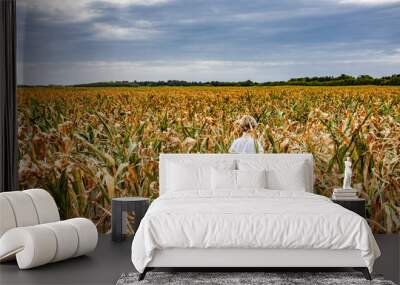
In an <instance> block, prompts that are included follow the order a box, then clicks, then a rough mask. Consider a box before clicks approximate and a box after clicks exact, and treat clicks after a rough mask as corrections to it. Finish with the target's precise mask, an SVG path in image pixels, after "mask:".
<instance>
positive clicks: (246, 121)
mask: <svg viewBox="0 0 400 285" xmlns="http://www.w3.org/2000/svg"><path fill="white" fill-rule="evenodd" d="M239 125H240V128H241V129H242V131H243V132H248V131H251V130H255V129H256V128H257V125H258V124H257V121H256V119H254V117H253V116H250V115H244V116H243V117H242V118H240V120H239Z"/></svg>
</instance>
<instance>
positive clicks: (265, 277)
mask: <svg viewBox="0 0 400 285" xmlns="http://www.w3.org/2000/svg"><path fill="white" fill-rule="evenodd" d="M138 276H139V274H138V273H128V274H122V275H121V277H120V278H119V279H118V281H117V285H134V284H135V285H136V284H140V285H146V284H157V285H163V284H171V285H186V284H213V285H219V284H221V285H235V284H237V285H239V284H240V285H242V284H244V285H246V284H267V285H278V284H279V285H281V284H282V285H297V284H321V285H322V284H324V285H325V284H327V285H336V284H337V285H350V284H351V285H353V284H355V285H358V284H368V285H371V284H373V285H395V284H394V283H393V282H392V281H388V280H384V279H383V278H382V277H381V276H376V275H373V276H372V277H373V280H372V281H368V280H366V279H365V278H364V276H363V275H362V274H361V273H359V272H148V273H147V274H146V278H145V279H144V280H142V281H138V280H137V279H138Z"/></svg>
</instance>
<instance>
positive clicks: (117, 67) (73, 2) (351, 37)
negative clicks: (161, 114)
mask: <svg viewBox="0 0 400 285" xmlns="http://www.w3.org/2000/svg"><path fill="white" fill-rule="evenodd" d="M17 5H18V6H17V7H18V10H17V13H18V81H19V83H20V84H75V83H84V82H95V81H111V80H130V81H133V80H168V79H180V80H189V81H209V80H225V81H239V80H247V79H250V80H255V81H273V80H286V79H289V78H292V77H301V76H324V75H339V74H341V73H346V74H352V75H360V74H370V75H373V76H382V75H389V74H393V73H400V0H299V1H294V0H293V1H290V0H278V1H274V0H269V1H267V0H266V1H257V0H255V1H251V0H242V1H234V0H222V1H219V0H201V1H200V0H199V1H189V0H186V1H183V0H17Z"/></svg>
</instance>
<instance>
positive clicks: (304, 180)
mask: <svg viewBox="0 0 400 285" xmlns="http://www.w3.org/2000/svg"><path fill="white" fill-rule="evenodd" d="M238 169H239V170H253V171H254V170H261V169H266V180H267V188H268V189H273V190H288V191H307V189H308V188H309V184H310V183H311V182H310V181H308V180H309V179H308V177H309V171H310V170H309V168H308V165H307V163H306V161H304V160H303V161H293V160H282V161H279V160H275V161H259V160H257V161H251V160H240V161H238Z"/></svg>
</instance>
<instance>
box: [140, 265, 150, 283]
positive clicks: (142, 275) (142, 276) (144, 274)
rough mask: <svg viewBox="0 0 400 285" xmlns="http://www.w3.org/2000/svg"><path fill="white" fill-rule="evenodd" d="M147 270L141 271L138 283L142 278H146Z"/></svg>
mask: <svg viewBox="0 0 400 285" xmlns="http://www.w3.org/2000/svg"><path fill="white" fill-rule="evenodd" d="M147 271H148V269H147V267H146V268H145V269H144V270H143V272H142V273H140V274H139V278H138V281H142V280H143V279H144V277H146V273H147Z"/></svg>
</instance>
